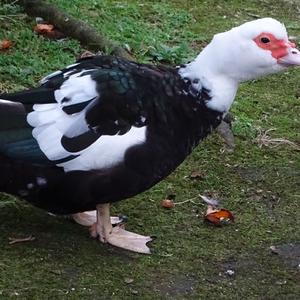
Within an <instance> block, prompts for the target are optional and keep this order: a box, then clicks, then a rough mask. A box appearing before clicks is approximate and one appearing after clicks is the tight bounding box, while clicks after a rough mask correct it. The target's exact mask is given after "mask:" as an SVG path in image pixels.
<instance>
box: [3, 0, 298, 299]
mask: <svg viewBox="0 0 300 300" xmlns="http://www.w3.org/2000/svg"><path fill="white" fill-rule="evenodd" d="M52 2H53V3H55V4H57V5H58V6H60V7H61V8H63V9H65V10H67V11H68V12H69V13H70V14H72V15H74V16H76V17H78V18H80V19H82V20H84V21H87V22H88V23H90V24H91V25H93V26H95V27H96V28H97V30H99V31H101V32H102V33H105V34H106V35H107V36H108V37H110V38H112V39H114V40H116V41H118V42H119V43H120V44H128V45H129V46H130V48H131V49H132V51H133V52H134V55H135V56H136V57H137V58H138V59H140V60H142V61H151V60H158V59H159V60H162V61H168V62H172V63H180V62H184V61H186V60H188V59H190V58H191V57H192V55H195V53H197V52H198V51H199V50H200V48H201V47H202V45H204V44H205V43H207V42H208V41H209V40H210V38H211V37H212V36H213V34H214V33H216V32H219V31H224V30H226V29H229V28H230V27H232V26H234V25H236V24H240V23H242V22H244V21H246V20H251V19H252V18H253V16H255V15H259V16H261V17H263V16H272V17H276V18H278V19H280V20H282V21H284V22H285V23H286V24H287V27H288V28H289V32H290V34H291V35H296V36H298V35H299V29H300V28H299V15H297V11H296V10H295V9H294V8H293V5H292V4H290V1H277V2H274V1H271V0H265V1H258V0H253V1H250V2H249V1H248V2H245V1H239V0H228V1H223V2H221V1H213V0H210V1H200V0H197V1H196V0H190V1H180V0H172V1H133V0H128V1H121V2H120V1H108V0H104V1H100V0H99V1H98V0H93V1H92V0H90V1H87V0H86V1H82V0H73V1H62V0H58V1H52ZM0 25H1V26H0V39H2V38H9V39H11V40H12V41H14V43H15V44H14V47H13V49H11V50H10V51H9V52H7V53H1V54H0V89H1V90H18V89H20V88H23V87H29V86H32V85H34V84H35V83H36V82H37V81H38V80H39V79H40V78H41V77H42V76H44V75H46V74H47V73H49V72H51V71H54V70H56V69H58V68H61V67H62V66H63V65H65V64H68V63H72V62H73V61H74V58H75V56H76V55H78V54H79V53H80V51H82V49H81V47H80V45H79V44H78V43H77V42H76V41H73V40H65V41H63V42H53V41H48V40H45V39H43V38H41V37H38V36H36V35H35V34H33V33H32V27H33V26H34V23H33V21H32V20H30V19H28V18H26V17H25V16H24V15H23V14H22V13H21V12H20V10H19V9H18V8H17V7H16V6H11V5H10V6H4V7H2V8H0ZM185 45H188V48H189V50H188V51H187V53H185ZM184 57H185V58H184ZM299 81H300V73H299V70H296V69H295V70H291V71H288V72H286V73H283V74H280V75H276V76H270V77H268V78H265V79H262V80H259V81H254V82H249V83H247V84H244V85H242V86H241V88H240V90H239V93H238V95H237V99H236V102H235V105H234V106H233V109H232V111H233V113H234V115H235V116H236V122H235V123H234V130H235V133H236V143H237V146H236V149H235V151H234V153H232V154H227V153H226V152H225V153H224V154H221V151H222V148H223V143H222V141H221V140H220V138H219V137H218V136H217V135H212V136H211V137H209V138H208V139H207V140H206V141H205V142H203V143H202V144H201V145H200V146H199V147H198V148H197V149H196V150H195V151H194V152H193V154H192V155H191V156H190V157H189V158H188V159H187V160H186V161H185V162H184V163H183V164H182V165H181V166H180V168H179V169H178V170H177V171H176V172H174V173H173V174H172V175H171V176H169V177H168V178H167V179H166V180H164V181H163V182H161V183H160V184H158V185H156V186H155V187H153V188H152V189H151V190H149V191H147V192H145V193H143V194H141V195H139V196H137V197H135V198H133V199H130V200H128V201H123V202H120V203H118V204H116V205H114V207H113V211H114V212H115V213H116V214H119V213H122V214H125V215H127V216H129V222H128V225H127V227H128V228H129V230H130V229H131V230H135V231H136V232H140V233H145V234H154V235H156V236H157V239H156V240H155V241H154V242H153V243H152V248H153V249H154V250H155V251H154V253H153V255H151V256H143V255H137V254H132V253H128V252H126V251H121V250H118V249H115V248H113V247H110V246H107V245H102V244H100V243H99V242H97V241H95V240H92V239H90V238H89V237H88V230H87V229H86V228H82V227H80V226H78V225H75V224H73V223H72V222H70V221H69V220H67V219H64V218H61V217H60V218H58V217H56V218H55V217H52V216H49V215H47V214H46V213H45V212H43V211H40V210H38V209H36V208H34V207H31V206H29V205H27V204H25V203H24V202H21V201H19V200H16V199H14V198H11V197H9V196H7V195H3V196H1V202H0V220H1V222H0V230H1V234H0V245H1V246H0V298H3V299H10V298H15V297H18V298H19V299H53V298H55V297H56V298H58V299H133V298H134V297H135V298H137V299H285V298H287V299H297V298H299V294H300V288H299V271H297V270H296V269H295V268H290V267H287V266H286V265H285V264H284V263H283V261H281V259H280V257H279V256H276V255H274V254H272V253H271V252H270V250H269V247H270V246H271V245H274V244H281V243H289V242H297V241H298V242H299V239H300V233H299V230H298V228H299V225H300V221H299V216H298V211H299V208H300V204H299V203H300V202H299V178H300V174H299V152H297V151H295V150H294V149H293V148H292V147H290V146H288V145H282V146H279V147H276V148H270V147H262V148H260V147H259V146H258V144H257V143H256V142H255V138H256V137H257V134H258V132H257V129H256V128H261V129H263V130H267V129H270V128H276V130H275V131H273V132H270V135H271V136H272V137H282V138H286V139H289V140H291V141H294V142H299V125H300V124H299V123H300V119H299V115H300V114H299V113H300V105H299V99H297V98H296V96H295V95H296V93H297V92H298V91H299ZM195 170H200V171H201V172H202V173H203V174H204V178H203V179H201V180H189V179H186V176H188V175H189V174H190V173H191V172H192V171H195ZM169 190H175V191H176V199H175V201H176V202H179V201H183V200H186V199H189V198H193V197H195V196H196V195H198V194H199V193H201V194H209V193H212V194H215V195H217V197H218V198H219V199H222V200H223V206H224V207H226V208H228V209H230V210H232V211H233V213H234V214H235V216H236V222H235V224H233V225H230V226H227V227H221V228H216V227H212V226H208V225H206V224H204V223H203V219H202V215H203V213H204V211H205V206H204V205H203V204H202V203H201V202H200V201H199V203H197V202H195V203H193V202H187V203H185V204H182V205H177V206H175V208H174V209H172V210H164V209H162V208H161V206H160V201H161V199H163V198H164V197H165V196H166V195H167V194H168V191H169ZM195 201H197V200H195ZM28 235H33V236H35V237H36V240H35V241H33V242H28V243H22V244H16V245H9V244H8V238H9V237H24V236H28ZM228 269H232V270H234V271H235V274H234V275H233V276H228V275H226V270H228ZM128 277H130V278H133V279H134V282H133V283H131V284H126V283H125V282H124V279H125V278H128ZM136 292H137V293H138V294H136Z"/></svg>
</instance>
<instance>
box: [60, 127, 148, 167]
mask: <svg viewBox="0 0 300 300" xmlns="http://www.w3.org/2000/svg"><path fill="white" fill-rule="evenodd" d="M145 140H146V127H140V128H137V127H132V128H131V129H130V130H129V131H128V132H127V133H126V134H124V135H113V136H110V135H104V136H101V137H100V138H99V139H98V140H97V141H95V142H94V143H93V144H92V145H91V146H89V147H88V148H87V149H85V150H83V151H81V152H77V153H72V154H80V155H79V156H78V157H76V158H74V159H72V160H70V161H68V162H65V163H62V164H58V166H60V167H63V168H64V170H65V171H73V170H83V171H85V170H86V171H87V170H97V169H103V168H109V167H112V166H114V165H116V164H118V163H119V162H121V161H123V159H124V155H125V152H126V150H127V149H129V148H130V147H132V146H134V145H138V144H142V143H144V142H145Z"/></svg>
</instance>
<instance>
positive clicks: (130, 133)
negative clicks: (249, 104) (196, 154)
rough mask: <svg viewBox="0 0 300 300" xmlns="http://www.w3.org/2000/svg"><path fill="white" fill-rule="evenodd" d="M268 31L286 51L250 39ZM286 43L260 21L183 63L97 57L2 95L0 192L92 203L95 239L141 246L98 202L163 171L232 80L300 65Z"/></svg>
mask: <svg viewBox="0 0 300 300" xmlns="http://www.w3.org/2000/svg"><path fill="white" fill-rule="evenodd" d="M266 34H267V36H268V37H269V36H270V35H272V36H273V37H274V38H276V42H274V43H277V41H280V43H283V44H284V46H282V47H286V49H281V50H282V51H281V52H280V53H282V55H281V56H280V57H279V56H278V57H275V54H276V55H277V52H276V53H275V52H272V51H273V50H270V49H271V48H270V49H265V48H263V47H264V45H261V44H260V43H261V42H260V40H258V41H257V40H256V38H257V37H259V36H260V35H266ZM236 38H240V39H241V40H242V41H241V45H240V44H237V45H236V44H235V45H234V44H233V41H236ZM247 43H248V44H247ZM278 43H279V42H278ZM288 43H289V42H288V39H287V34H286V31H285V28H284V26H283V25H282V24H280V23H279V22H278V21H276V20H273V19H261V20H257V21H253V22H249V23H246V24H244V25H241V26H240V27H236V28H234V29H232V30H230V31H228V32H225V33H223V34H219V35H216V36H215V38H214V39H213V41H212V42H211V43H210V44H209V45H208V46H207V47H206V48H205V49H204V50H203V52H201V53H200V55H199V56H198V57H197V58H196V60H195V61H193V62H192V63H190V64H188V65H186V66H183V67H181V68H170V67H163V66H152V65H145V64H139V63H135V62H130V61H127V60H124V59H121V58H117V57H110V56H98V57H92V58H85V59H82V60H79V61H78V62H77V63H76V64H74V65H71V66H68V67H67V68H65V69H63V70H61V71H57V72H54V73H52V74H50V75H49V76H47V77H45V78H44V79H42V81H41V84H40V86H39V87H37V88H35V89H31V90H27V91H22V92H19V93H13V94H2V95H0V98H1V99H3V100H1V101H0V153H1V154H0V168H1V175H0V176H1V178H0V179H1V180H0V190H1V191H4V192H8V193H11V194H14V195H19V196H22V197H23V198H25V199H26V200H28V201H29V202H31V203H33V204H34V205H36V206H38V207H41V208H43V209H45V210H47V211H50V212H53V213H57V214H74V213H78V212H83V211H88V210H94V209H96V208H97V210H98V220H97V225H96V227H95V228H94V235H100V239H101V241H103V242H106V241H108V242H109V243H111V244H113V245H117V246H120V247H124V248H126V249H129V250H134V251H138V252H148V250H147V249H148V248H146V246H144V247H143V246H141V248H140V245H139V244H138V243H137V244H135V245H134V246H132V247H131V246H128V245H127V244H126V246H124V244H123V243H121V242H119V239H120V236H122V237H121V239H122V238H123V235H124V232H125V231H124V232H123V231H122V232H121V233H120V232H118V233H116V232H115V231H113V229H112V228H111V224H110V222H108V221H107V220H108V218H109V213H108V212H109V211H108V210H107V209H108V208H107V206H105V204H106V203H111V202H115V201H119V200H122V199H125V198H129V197H131V196H134V195H136V194H138V193H141V192H143V191H145V190H146V189H148V188H150V187H151V186H153V185H154V184H156V183H157V182H159V181H160V180H162V179H163V178H165V177H166V176H167V175H169V174H170V173H171V172H172V171H173V170H174V169H175V168H176V167H177V166H178V165H179V164H180V163H181V162H182V161H183V160H184V159H185V158H186V156H187V155H189V154H190V152H191V151H192V149H193V148H194V147H195V146H196V145H197V144H198V143H199V142H200V141H201V140H202V139H203V138H205V137H206V136H207V135H208V134H209V133H210V132H211V131H212V130H213V129H214V128H215V127H217V126H218V125H219V124H220V122H221V120H222V117H223V115H224V114H225V113H226V112H227V111H228V109H229V108H230V105H231V103H232V101H233V99H234V97H235V94H236V91H237V88H238V84H239V82H241V81H244V80H248V79H252V78H256V77H258V76H261V75H264V74H268V73H274V72H277V71H280V70H283V69H285V68H286V67H287V66H288V65H295V64H300V54H299V51H298V50H297V49H295V47H294V46H293V45H292V44H291V43H289V44H288ZM247 45H248V48H247V47H246V46H247ZM231 48H233V49H231ZM236 48H238V50H236ZM245 49H247V50H248V53H246V54H245V53H244V52H245ZM272 49H273V48H272ZM290 49H291V50H290ZM231 52H235V54H237V53H236V52H238V53H240V54H241V56H240V61H239V62H236V61H235V57H232V59H231V60H230V59H229V58H228V57H230V56H231ZM255 55H256V56H255ZM103 220H106V221H103ZM127 233H128V232H126V234H127ZM130 238H133V239H135V238H136V235H134V234H132V236H130V237H129V239H130ZM116 240H117V241H116ZM147 241H149V239H148V238H145V239H144V240H143V242H142V243H146V242H147ZM134 243H135V242H134Z"/></svg>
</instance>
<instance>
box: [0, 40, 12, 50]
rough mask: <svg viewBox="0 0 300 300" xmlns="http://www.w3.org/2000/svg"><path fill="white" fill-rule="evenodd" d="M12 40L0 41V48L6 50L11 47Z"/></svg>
mask: <svg viewBox="0 0 300 300" xmlns="http://www.w3.org/2000/svg"><path fill="white" fill-rule="evenodd" d="M12 44H13V43H12V42H11V41H9V40H2V41H0V50H8V49H10V48H11V47H12Z"/></svg>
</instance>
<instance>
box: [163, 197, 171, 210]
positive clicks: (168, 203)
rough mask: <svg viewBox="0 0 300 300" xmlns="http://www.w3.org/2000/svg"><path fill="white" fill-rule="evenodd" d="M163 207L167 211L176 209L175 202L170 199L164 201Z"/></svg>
mask: <svg viewBox="0 0 300 300" xmlns="http://www.w3.org/2000/svg"><path fill="white" fill-rule="evenodd" d="M161 206H162V207H164V208H167V209H170V208H173V207H174V201H173V200H170V199H164V200H162V201H161Z"/></svg>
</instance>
